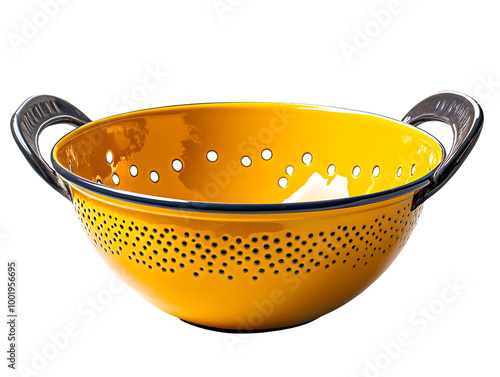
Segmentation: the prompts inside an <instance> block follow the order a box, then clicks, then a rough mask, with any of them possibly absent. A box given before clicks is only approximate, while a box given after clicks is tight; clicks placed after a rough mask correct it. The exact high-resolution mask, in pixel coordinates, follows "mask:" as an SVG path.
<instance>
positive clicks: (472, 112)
mask: <svg viewBox="0 0 500 377" xmlns="http://www.w3.org/2000/svg"><path fill="white" fill-rule="evenodd" d="M483 119H484V116H483V111H482V109H481V107H480V106H479V104H478V103H477V102H476V101H474V100H473V99H472V98H470V97H469V96H466V95H464V94H461V93H456V92H440V93H436V94H434V95H433V96H430V97H428V98H426V99H424V100H423V101H422V102H420V103H419V104H418V105H416V106H415V107H414V108H413V109H411V110H410V111H409V112H408V114H406V116H405V117H404V118H403V122H406V123H409V124H411V125H414V126H418V125H419V124H421V123H423V122H427V121H440V122H444V123H446V124H448V125H449V126H450V127H451V128H452V131H453V143H452V146H451V148H450V150H449V151H448V153H447V155H446V157H445V158H444V160H443V161H442V162H441V164H440V165H439V166H438V168H437V169H436V171H435V173H434V175H433V177H432V179H431V183H430V185H428V186H427V187H426V188H424V189H423V190H422V191H420V192H419V193H418V194H417V195H416V196H415V197H414V200H413V205H412V208H417V207H418V206H419V205H420V204H422V203H423V202H424V201H426V200H427V199H428V198H430V197H431V196H432V195H434V194H435V193H436V192H437V191H438V190H439V189H440V188H441V187H443V186H444V184H445V183H446V182H448V180H449V179H450V178H451V177H452V176H453V174H455V172H456V171H457V170H458V168H459V167H460V165H462V163H463V162H464V161H465V159H466V158H467V156H468V155H469V153H470V151H471V150H472V148H473V147H474V145H475V144H476V141H477V139H478V137H479V134H480V133H481V129H482V127H483Z"/></svg>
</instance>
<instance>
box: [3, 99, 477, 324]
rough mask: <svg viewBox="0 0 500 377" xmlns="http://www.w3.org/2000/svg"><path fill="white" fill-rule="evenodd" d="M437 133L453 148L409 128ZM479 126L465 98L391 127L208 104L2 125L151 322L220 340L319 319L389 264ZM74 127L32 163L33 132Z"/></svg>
mask: <svg viewBox="0 0 500 377" xmlns="http://www.w3.org/2000/svg"><path fill="white" fill-rule="evenodd" d="M425 121H442V122H445V123H447V124H448V125H449V126H450V127H451V128H452V130H453V135H454V137H453V145H452V147H451V149H450V151H448V154H446V155H445V151H444V149H443V147H442V145H441V144H440V143H439V141H437V140H436V139H435V138H434V137H432V136H431V135H429V134H428V133H426V132H424V131H422V130H420V129H419V128H417V127H415V126H417V125H418V124H420V123H422V122H425ZM482 122H483V116H482V111H481V109H480V107H479V106H478V105H477V103H476V102H475V101H474V100H472V99H471V98H469V97H467V96H464V95H461V94H458V93H453V92H443V93H438V94H436V95H433V96H431V97H429V98H427V99H425V100H424V101H422V102H421V103H419V104H418V105H417V106H415V107H414V108H413V109H412V110H411V111H410V112H409V113H408V115H407V116H406V117H405V118H404V119H403V121H402V122H400V121H396V120H393V119H389V118H385V117H381V116H378V115H374V114H369V113H364V112H359V111H352V110H345V109H339V108H332V107H322V106H309V105H297V104H278V103H211V104H195V105H182V106H169V107H162V108H156V109H149V110H142V111H137V112H131V113H127V114H122V115H116V116H112V117H109V118H105V119H101V120H98V121H94V122H92V121H91V120H90V119H88V118H87V117H86V116H85V115H84V114H83V113H81V112H80V111H79V110H77V109H76V108H75V107H73V106H72V105H71V104H69V103H68V102H66V101H63V100H61V99H59V98H56V97H52V96H38V97H33V98H30V99H28V100H27V101H26V102H24V103H23V104H22V106H21V107H20V108H19V109H18V111H17V112H16V113H15V114H14V117H13V119H12V131H13V134H14V138H15V140H16V142H17V143H18V145H19V148H20V149H21V151H22V152H23V154H24V155H25V157H26V158H27V160H28V161H29V162H30V164H31V165H32V167H33V168H34V169H35V170H36V171H37V172H38V174H40V176H41V177H42V178H43V179H44V180H45V181H47V183H49V184H50V185H51V186H52V187H54V188H55V189H56V190H57V191H58V192H60V193H61V194H62V195H64V196H65V197H66V198H68V199H69V200H71V201H72V203H73V205H74V209H75V211H76V214H77V215H78V218H79V220H80V223H81V226H82V227H83V229H84V231H85V232H86V234H87V235H88V237H89V239H90V241H91V242H92V244H93V245H94V247H95V248H96V250H97V252H98V253H99V255H100V256H101V257H102V258H103V259H104V261H105V262H106V263H107V264H108V266H109V267H110V268H111V269H112V270H113V271H114V273H115V274H117V275H118V276H119V277H120V278H121V279H122V280H124V281H125V282H126V283H127V284H128V285H130V286H131V287H132V288H134V289H135V290H137V291H138V292H139V293H140V294H141V295H142V296H144V298H145V299H146V300H148V301H150V302H151V303H153V304H154V305H156V306H157V307H158V308H160V309H162V310H164V311H165V312H167V313H170V314H172V315H174V316H177V317H179V318H181V319H183V320H184V321H187V322H190V323H192V324H196V325H199V326H204V327H209V328H213V329H221V330H227V331H264V330H272V329H280V328H285V327H291V326H295V325H299V324H303V323H306V322H308V321H311V320H313V319H315V318H317V317H319V316H321V315H323V314H326V313H328V312H330V311H332V310H334V309H336V308H338V307H339V306H341V305H343V304H344V303H346V302H348V301H349V300H351V299H352V298H353V297H355V296H356V295H358V294H359V293H360V292H362V291H363V290H364V289H365V288H367V287H368V286H369V285H370V284H371V283H372V282H373V281H375V280H376V279H377V278H378V277H379V276H380V275H381V274H382V272H384V271H385V269H386V268H387V267H388V266H389V265H390V264H391V263H392V261H393V260H394V258H395V257H396V256H397V255H398V253H399V252H400V250H401V249H402V247H403V246H404V245H405V243H406V241H407V240H408V237H409V236H410V234H411V232H412V230H413V228H414V227H415V225H416V223H417V220H418V217H419V215H420V212H421V210H422V203H423V202H424V201H425V200H426V199H427V198H429V197H430V196H431V195H433V194H434V193H435V192H436V191H437V190H439V189H440V187H442V186H443V184H444V183H445V182H446V181H447V180H448V179H449V178H450V177H451V176H452V175H453V174H454V173H455V171H456V170H457V169H458V167H459V166H460V165H461V164H462V163H463V161H464V160H465V158H466V157H467V155H468V153H469V152H470V150H471V149H472V147H473V146H474V144H475V142H476V140H477V138H478V136H479V133H480V130H481V127H482ZM56 123H69V124H72V125H75V126H76V127H77V128H76V129H75V130H74V131H72V132H70V133H69V134H67V135H66V136H64V137H63V138H62V139H61V140H60V141H59V142H58V143H57V144H56V145H55V147H54V149H53V152H52V166H53V168H52V167H50V166H49V165H48V164H47V163H46V162H45V161H44V160H43V159H42V157H41V155H40V151H39V148H38V136H39V134H40V132H41V131H42V130H43V129H44V128H45V127H47V126H50V125H53V124H56Z"/></svg>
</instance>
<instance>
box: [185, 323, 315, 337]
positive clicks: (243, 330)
mask: <svg viewBox="0 0 500 377" xmlns="http://www.w3.org/2000/svg"><path fill="white" fill-rule="evenodd" d="M181 321H182V322H185V323H187V324H189V325H193V326H195V327H199V328H202V329H205V330H211V331H218V332H224V333H230V334H257V333H262V332H271V331H280V330H286V329H293V328H294V327H299V326H302V325H306V324H308V323H311V322H312V321H314V319H313V320H312V321H308V322H304V323H299V324H298V325H293V326H285V327H276V328H273V329H257V330H247V329H241V330H235V329H222V328H218V327H210V326H205V325H200V324H198V323H193V322H189V321H185V320H183V319H181Z"/></svg>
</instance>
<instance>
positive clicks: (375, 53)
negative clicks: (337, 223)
mask: <svg viewBox="0 0 500 377" xmlns="http://www.w3.org/2000/svg"><path fill="white" fill-rule="evenodd" d="M47 1H48V0H45V2H47ZM49 2H50V1H49ZM41 3H42V2H38V1H35V0H26V1H9V2H5V1H4V2H3V3H2V5H1V6H0V28H1V31H0V36H1V39H0V49H1V59H0V80H1V81H0V82H1V86H0V97H1V101H0V103H1V106H0V119H1V122H0V126H1V127H0V144H1V148H0V154H1V155H0V162H1V178H0V180H1V188H0V190H1V195H0V237H1V238H0V242H1V244H0V248H1V258H0V259H1V265H0V271H1V272H0V279H1V280H0V287H2V288H0V292H5V287H6V274H5V271H6V262H7V261H8V260H11V259H14V260H17V261H18V266H19V307H18V311H19V314H20V317H19V333H20V334H19V348H18V363H19V365H18V366H20V365H23V366H24V367H25V368H30V369H31V372H30V373H24V374H21V375H33V376H56V377H57V376H72V377H77V376H90V375H94V376H104V375H113V376H115V375H116V376H136V375H142V376H149V375H154V376H157V375H164V376H167V375H175V376H193V375H195V374H198V375H201V374H203V375H217V376H230V375H240V376H256V375H259V376H268V375H269V376H270V375H274V376H276V375H289V376H299V375H300V376H301V375H314V376H346V377H350V376H372V377H375V376H378V375H381V376H406V377H411V376H423V375H426V376H443V375H446V376H471V375H493V374H494V373H498V361H497V360H498V355H499V353H500V352H499V351H500V346H499V344H500V343H499V341H498V337H499V335H500V324H499V323H500V322H499V320H498V318H500V307H499V305H498V287H499V286H500V274H499V273H498V268H499V263H500V256H499V247H498V223H499V221H498V215H497V214H498V211H499V210H500V208H499V207H500V205H499V201H498V194H499V192H498V187H499V186H498V183H499V179H498V166H499V165H498V163H499V158H498V150H499V140H500V127H499V124H498V123H499V121H500V109H499V106H498V105H499V104H500V68H499V67H500V50H499V48H498V36H499V35H500V27H499V22H498V10H499V9H498V7H497V6H496V3H495V2H492V1H488V0H476V1H473V2H472V1H459V0H454V1H452V0H445V1H439V2H437V1H432V0H413V1H410V0H400V1H399V2H398V1H396V3H399V5H398V6H396V7H394V6H393V5H391V4H392V3H394V2H391V1H388V0H377V1H367V0H364V1H319V0H311V1H291V0H286V1H285V0H281V1H263V0H242V1H237V0H222V1H220V2H214V1H213V0H197V1H194V0H193V1H162V2H160V1H153V0H142V1H124V0H122V1H118V0H113V1H111V0H110V1H97V0H86V1H82V0H71V1H66V3H65V4H62V0H61V3H60V5H59V6H58V7H57V8H54V7H52V8H51V9H52V10H51V11H50V12H47V10H45V11H44V10H43V7H42V6H41ZM214 4H216V5H219V7H221V8H220V9H219V12H218V11H217V10H216V8H215V7H214ZM224 4H226V7H227V8H222V7H223V5H224ZM394 8H395V9H394ZM221 9H222V10H221ZM224 9H225V10H224ZM394 10H395V12H394ZM389 11H392V13H391V15H390V17H388V16H387V12H389ZM40 12H42V13H40ZM373 12H375V13H373ZM48 13H50V14H48ZM44 14H45V15H44ZM375 14H378V15H379V16H375ZM382 14H383V15H385V16H384V17H382V16H381V15H382ZM31 22H34V23H35V28H36V29H35V30H30V27H29V26H26V25H27V23H31ZM36 25H38V26H36ZM377 25H378V26H377ZM31 29H33V28H32V27H31ZM360 30H361V31H363V33H364V32H365V31H367V32H369V33H370V34H371V36H369V37H367V38H366V37H365V38H364V40H363V38H362V37H361V36H360ZM23 33H24V34H23ZM20 38H24V39H20ZM13 41H15V42H17V43H15V42H13ZM347 44H349V45H350V46H352V48H353V49H354V48H355V49H356V50H355V51H356V52H355V53H353V54H352V55H349V56H347V55H346V54H345V53H343V51H342V47H341V46H344V47H345V46H347ZM353 51H354V50H353ZM150 70H157V71H158V70H159V71H160V72H162V73H161V74H160V75H159V76H158V78H157V85H155V88H154V89H149V90H147V91H142V92H141V89H138V86H140V85H141V83H142V81H143V80H144V79H145V78H146V76H147V75H148V74H149V73H148V72H149V71H150ZM167 73H168V75H167ZM445 89H451V90H457V91H461V92H464V93H467V94H469V95H471V96H472V97H474V98H476V99H477V100H478V101H479V102H480V104H481V105H482V107H483V109H484V112H485V119H486V121H485V125H484V131H483V133H482V135H481V137H480V139H479V142H478V143H477V146H476V148H475V149H474V151H473V152H472V154H471V155H470V157H469V158H468V159H467V161H466V162H465V163H464V165H463V166H462V167H461V168H460V170H459V172H458V173H457V174H456V175H455V176H454V178H453V179H452V180H451V181H450V182H449V183H448V184H447V185H446V187H445V188H443V189H442V190H441V191H440V192H439V193H438V194H437V195H435V196H434V197H433V198H431V199H430V200H429V201H428V202H427V203H426V206H425V209H424V211H423V214H422V216H421V218H420V222H419V225H418V226H417V227H416V229H415V231H414V233H413V235H412V237H411V239H410V241H409V242H408V244H407V246H406V247H405V248H404V250H403V252H402V253H401V255H400V256H399V257H398V258H397V260H396V261H395V263H394V264H393V265H392V266H391V267H390V268H389V270H388V271H387V272H386V273H385V274H383V276H382V277H381V278H380V279H379V280H378V281H377V282H375V283H374V284H373V285H372V286H371V287H370V288H369V289H368V290H366V291H365V292H364V293H363V294H361V295H360V296H359V297H357V298H356V299H354V300H353V301H352V302H350V303H348V304H347V305H345V306H344V307H342V308H340V309H338V310H336V311H335V312H333V313H330V314H329V315H326V316H324V317H322V318H320V319H318V320H316V321H314V322H312V323H310V324H308V325H306V326H302V327H298V328H295V329H290V330H286V331H279V332H271V333H265V334H257V335H250V336H246V337H244V338H241V337H231V336H227V335H224V334H221V333H217V332H211V331H206V330H201V329H198V328H195V327H191V326H189V325H186V324H184V323H182V322H181V321H179V320H178V319H176V318H174V317H172V316H170V315H168V314H165V313H163V312H161V311H159V310H158V309H156V308H155V307H153V306H152V305H150V304H148V303H146V302H145V301H143V300H142V299H141V298H140V297H139V296H138V295H136V294H135V293H134V292H132V291H131V290H129V289H128V288H125V287H123V286H122V285H121V283H116V282H115V281H114V277H113V275H112V274H111V273H110V272H109V271H108V269H107V267H106V266H105V265H104V263H103V262H102V261H101V260H100V258H99V256H98V255H97V253H96V252H95V251H94V250H93V248H92V246H91V244H90V242H89V241H88V240H87V239H86V236H85V234H84V233H83V232H82V230H81V228H80V226H79V224H78V221H77V219H76V216H75V214H74V212H73V208H72V206H71V205H70V203H69V202H67V201H66V200H64V199H63V198H62V197H61V196H59V195H58V194H56V193H55V192H54V191H53V190H52V189H51V188H50V187H49V186H48V185H46V184H45V183H44V182H42V180H41V179H40V178H39V177H38V176H37V175H36V174H35V173H34V172H33V171H32V169H31V168H30V167H29V165H28V164H27V162H26V161H25V160H24V158H23V157H22V155H21V153H20V152H19V150H18V148H17V146H16V145H15V143H14V141H13V139H12V137H11V134H10V130H9V122H10V117H11V116H12V114H13V113H14V111H15V110H16V109H17V107H18V106H19V105H20V104H21V103H22V102H23V101H24V100H25V99H26V98H27V97H29V96H31V95H34V94H53V95H56V96H59V97H61V98H64V99H66V100H68V101H70V102H72V103H73V104H75V105H76V106H78V107H79V108H80V109H81V110H83V111H84V112H86V114H87V115H88V116H89V117H90V118H92V119H97V118H101V117H105V116H108V115H111V114H114V113H118V112H122V111H125V110H126V108H128V109H130V110H132V109H140V108H148V107H154V106H162V105H172V104H181V103H192V102H212V101H276V102H300V103H311V104H322V105H334V106H341V107H348V108H354V109H360V110H365V111H370V112H375V113H379V114H382V115H386V116H389V117H393V118H397V119H401V118H402V117H403V116H404V114H405V113H406V112H407V111H408V110H409V109H410V108H411V107H412V106H413V105H415V104H416V103H417V102H418V101H420V100H422V99H423V98H425V97H426V96H428V95H431V94H433V93H434V92H436V91H441V90H445ZM131 93H136V95H135V97H136V101H135V103H133V104H131V105H128V106H126V105H124V104H123V102H122V98H123V96H127V95H131ZM137 93H141V94H143V95H142V97H140V98H137ZM124 106H125V108H124ZM64 132H65V129H64V128H61V127H59V128H58V129H56V130H50V131H47V132H46V134H44V135H43V140H42V146H43V149H44V152H45V154H47V153H48V151H49V150H50V148H51V147H52V145H53V144H54V143H55V141H56V140H57V139H58V138H59V137H60V136H62V134H63V133H64ZM440 134H441V135H445V134H443V132H441V133H440ZM444 137H445V139H446V135H445V136H444ZM445 141H446V140H445ZM455 280H456V281H457V282H458V283H459V284H460V285H461V286H463V288H461V290H460V291H459V292H458V295H456V296H454V301H453V302H452V303H449V304H445V305H444V309H443V310H442V312H439V314H437V315H435V316H434V319H433V321H431V322H428V326H426V327H425V328H424V326H423V325H422V326H415V325H414V324H413V325H412V322H411V321H412V318H413V319H415V318H417V317H415V316H418V311H419V308H425V307H429V306H431V307H433V308H439V307H440V306H439V305H440V304H439V300H440V296H441V292H442V290H443V289H445V288H446V284H447V282H448V284H449V282H454V281H455ZM110 284H111V286H112V287H114V289H113V290H114V291H115V293H110V291H109V286H110ZM116 288H118V290H119V292H116V290H117V289H116ZM0 296H1V297H2V298H1V299H0V303H1V305H2V307H3V308H2V309H0V312H1V313H3V312H4V311H6V307H4V303H5V301H6V299H5V296H6V295H5V294H4V293H1V295H0ZM96 298H97V299H98V300H100V301H98V302H100V304H99V311H96V310H90V309H89V308H90V306H88V303H89V301H88V300H92V299H96ZM104 299H108V300H107V301H106V300H104ZM103 300H104V301H103ZM103 303H104V304H103ZM434 311H436V310H435V309H434ZM415 313H417V314H415ZM2 315H3V314H2ZM419 318H422V317H419ZM2 322H4V320H3V319H2ZM67 326H70V327H71V326H73V327H75V328H76V330H75V332H76V333H77V335H75V336H72V337H71V338H69V340H65V339H64V336H61V333H62V332H63V331H65V328H66V327H67ZM400 332H407V333H408V334H410V337H411V344H410V345H407V346H404V347H401V350H399V351H398V352H396V353H395V354H391V355H388V354H389V353H390V352H387V351H384V348H383V345H384V344H389V343H391V342H394V341H396V340H397V337H398V334H399V333H400ZM6 333H7V327H6V326H5V327H4V326H2V330H1V331H0V350H1V353H0V354H1V355H4V354H6V353H5V352H4V349H6V348H7V339H6ZM3 334H5V335H3ZM54 336H56V337H58V338H59V342H57V341H54ZM56 343H59V345H57V344H56ZM394 349H396V348H394ZM40 355H41V356H40ZM44 355H45V356H44ZM46 356H49V358H50V360H47V357H46ZM390 356H391V358H390V359H389V357H390ZM42 358H43V360H42ZM1 359H2V361H0V375H2V376H4V375H11V371H9V370H8V369H7V367H6V364H7V361H6V360H4V356H2V357H1ZM371 364H373V365H372V366H371V367H367V365H371ZM377 365H378V367H377ZM17 373H19V372H17ZM17 373H12V375H17Z"/></svg>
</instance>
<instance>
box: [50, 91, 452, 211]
mask: <svg viewBox="0 0 500 377" xmlns="http://www.w3.org/2000/svg"><path fill="white" fill-rule="evenodd" d="M264 104H265V105H293V106H305V107H307V108H308V109H315V110H328V111H335V112H343V113H353V114H361V115H368V116H373V117H376V118H381V119H385V120H389V121H391V122H392V123H395V124H397V125H399V126H404V127H409V128H411V129H412V130H417V131H418V132H421V133H422V134H424V135H425V136H427V137H429V138H430V139H432V140H433V141H435V142H436V143H437V144H438V145H439V147H440V149H441V153H442V158H441V161H440V162H439V164H438V165H437V166H436V167H435V168H434V169H432V170H431V171H429V172H428V173H427V174H425V175H424V176H422V177H420V178H419V179H417V180H415V181H413V182H410V183H407V184H404V185H401V186H397V187H394V188H391V189H388V190H383V191H379V192H376V193H373V194H365V195H357V196H352V197H348V198H340V199H327V200H318V201H306V202H293V203H224V202H202V201H193V200H183V199H174V198H167V197H160V196H153V195H147V194H141V193H136V192H133V191H126V190H120V189H115V188H113V187H110V186H105V185H102V184H98V183H96V182H93V181H91V180H89V179H86V178H83V177H81V176H79V175H77V174H75V173H73V172H72V171H71V170H69V169H66V168H65V167H64V166H62V165H60V164H59V163H58V162H57V160H56V158H55V149H56V148H57V147H58V146H59V144H60V143H61V141H62V140H63V139H65V138H66V137H69V136H70V135H71V134H72V133H74V132H75V131H77V130H80V131H81V130H82V129H83V128H85V127H86V126H88V125H91V124H94V123H96V122H100V121H105V120H108V119H111V118H116V117H122V116H123V117H125V116H130V115H133V114H135V113H142V112H145V111H151V110H160V109H165V108H175V107H186V106H199V105H264ZM445 159H446V149H445V148H444V146H443V144H442V143H441V142H440V141H439V140H438V139H437V138H436V137H434V136H433V135H432V134H430V133H429V132H427V131H426V130H424V129H422V128H419V127H416V126H413V125H411V124H408V123H405V122H403V121H400V120H397V119H394V118H390V117H387V116H384V115H380V114H376V113H372V112H367V111H361V110H354V109H348V108H343V107H336V106H327V105H313V104H305V103H293V102H265V101H264V102H256V101H250V102H200V103H188V104H178V105H168V106H159V107H153V108H147V109H141V110H134V111H130V112H126V113H121V114H116V115H111V116H108V117H104V118H101V119H97V120H94V121H92V122H90V123H87V124H85V125H83V126H81V127H79V128H76V129H75V130H73V131H71V132H69V133H67V134H66V135H64V136H63V137H61V138H60V139H59V140H58V141H57V143H56V144H55V145H54V147H53V148H52V152H51V154H50V160H51V163H52V165H53V167H54V169H55V170H56V172H57V173H58V174H59V175H60V176H61V177H62V178H63V179H64V180H66V181H67V182H68V183H70V184H73V185H75V186H77V187H79V188H82V189H84V190H88V191H90V192H92V193H95V194H99V195H103V196H106V197H109V198H111V199H115V200H122V201H125V202H130V203H134V204H140V205H147V206H154V207H160V208H166V209H170V210H179V211H190V212H210V213H228V212H229V213H255V214H259V213H294V212H309V211H311V212H312V211H328V210H334V209H342V208H349V207H357V206H361V205H367V204H373V203H377V202H383V201H385V200H389V199H394V198H397V197H399V196H403V195H406V194H409V193H411V192H416V191H418V190H421V189H423V188H424V187H426V186H427V185H429V184H430V181H431V179H432V177H433V176H434V175H435V173H436V171H438V170H439V169H440V167H441V166H442V164H443V162H444V161H445Z"/></svg>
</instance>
